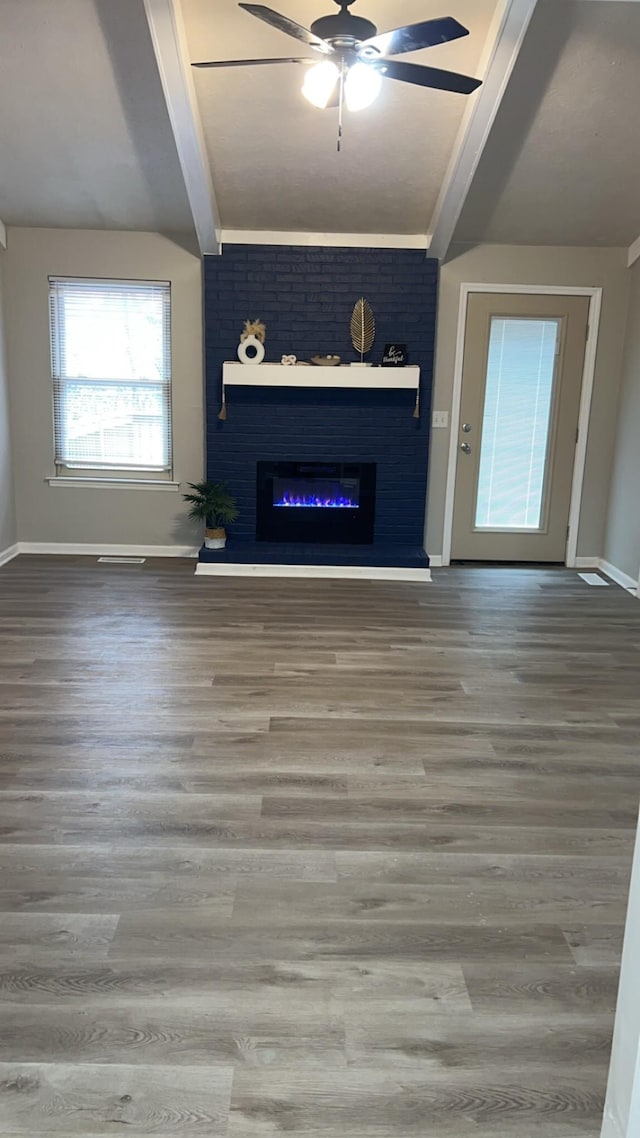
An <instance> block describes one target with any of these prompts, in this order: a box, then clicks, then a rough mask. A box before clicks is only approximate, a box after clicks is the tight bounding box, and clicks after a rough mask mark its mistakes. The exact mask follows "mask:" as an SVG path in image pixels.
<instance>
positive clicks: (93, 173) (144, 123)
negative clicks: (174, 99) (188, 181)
mask: <svg viewBox="0 0 640 1138" xmlns="http://www.w3.org/2000/svg"><path fill="white" fill-rule="evenodd" d="M0 218H2V220H3V221H4V222H5V223H6V224H9V225H33V226H70V227H80V228H82V227H85V228H87V227H94V228H100V229H142V230H146V229H148V230H163V231H168V230H177V231H181V230H186V229H190V228H191V226H192V222H191V215H190V212H189V206H188V202H187V197H186V193H185V189H184V184H183V181H182V174H181V171H180V166H179V163H178V158H177V154H176V149H175V143H174V141H173V135H172V132H171V127H170V124H169V119H168V115H167V111H166V106H165V102H164V98H163V94H162V88H161V85H160V80H159V77H158V71H157V66H156V61H155V56H154V54H153V50H152V47H151V40H150V36H149V29H148V25H147V23H146V19H145V16H144V6H143V3H142V0H0Z"/></svg>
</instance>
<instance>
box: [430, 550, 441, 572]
mask: <svg viewBox="0 0 640 1138" xmlns="http://www.w3.org/2000/svg"><path fill="white" fill-rule="evenodd" d="M429 565H430V566H431V568H432V569H442V555H441V554H440V553H434V555H433V557H432V556H431V554H429Z"/></svg>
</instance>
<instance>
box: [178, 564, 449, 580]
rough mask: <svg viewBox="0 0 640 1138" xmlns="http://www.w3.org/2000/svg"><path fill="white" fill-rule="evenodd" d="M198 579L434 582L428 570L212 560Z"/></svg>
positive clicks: (199, 570) (198, 570)
mask: <svg viewBox="0 0 640 1138" xmlns="http://www.w3.org/2000/svg"><path fill="white" fill-rule="evenodd" d="M196 576H198V577H331V578H333V579H339V580H344V581H349V580H365V581H414V582H420V583H421V584H423V585H427V584H429V582H430V581H431V573H430V571H429V570H428V569H400V568H398V567H397V566H387V565H254V564H242V563H236V564H232V563H230V562H226V563H222V562H221V563H220V564H219V565H215V564H214V563H213V562H211V561H204V562H203V561H199V562H198V564H197V565H196Z"/></svg>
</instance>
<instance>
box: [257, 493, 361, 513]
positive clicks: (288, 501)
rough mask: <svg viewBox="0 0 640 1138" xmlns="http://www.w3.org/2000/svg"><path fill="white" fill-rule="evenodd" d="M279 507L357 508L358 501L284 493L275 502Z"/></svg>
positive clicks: (314, 508)
mask: <svg viewBox="0 0 640 1138" xmlns="http://www.w3.org/2000/svg"><path fill="white" fill-rule="evenodd" d="M273 504H274V506H278V507H285V506H286V507H293V508H294V509H295V508H297V509H303V510H357V509H358V508H359V503H358V502H353V501H352V500H351V498H343V497H329V498H323V497H320V496H318V495H316V494H287V493H285V494H283V495H282V497H281V498H280V499H279V501H277V502H274V503H273Z"/></svg>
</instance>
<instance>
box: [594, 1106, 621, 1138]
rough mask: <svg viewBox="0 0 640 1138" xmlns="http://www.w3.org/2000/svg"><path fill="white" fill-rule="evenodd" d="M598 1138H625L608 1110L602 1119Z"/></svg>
mask: <svg viewBox="0 0 640 1138" xmlns="http://www.w3.org/2000/svg"><path fill="white" fill-rule="evenodd" d="M600 1138H625V1136H624V1134H623V1133H622V1130H621V1129H620V1126H619V1125H618V1121H617V1119H616V1118H615V1117H614V1115H613V1114H612V1113H611V1111H610V1110H607V1109H605V1113H604V1118H603V1120H602V1130H601V1132H600Z"/></svg>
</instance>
